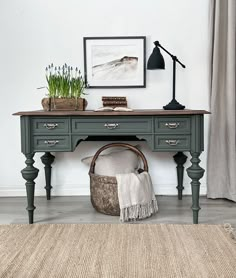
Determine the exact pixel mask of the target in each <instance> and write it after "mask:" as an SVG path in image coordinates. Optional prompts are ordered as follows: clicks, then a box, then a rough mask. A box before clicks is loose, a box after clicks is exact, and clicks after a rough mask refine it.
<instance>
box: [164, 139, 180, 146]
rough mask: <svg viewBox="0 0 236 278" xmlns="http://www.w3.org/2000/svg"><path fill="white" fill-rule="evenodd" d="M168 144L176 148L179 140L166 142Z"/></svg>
mask: <svg viewBox="0 0 236 278" xmlns="http://www.w3.org/2000/svg"><path fill="white" fill-rule="evenodd" d="M166 144H168V145H170V146H176V145H178V144H179V140H166Z"/></svg>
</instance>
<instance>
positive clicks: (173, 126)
mask: <svg viewBox="0 0 236 278" xmlns="http://www.w3.org/2000/svg"><path fill="white" fill-rule="evenodd" d="M165 126H167V127H168V128H177V127H178V126H179V123H166V124H165Z"/></svg>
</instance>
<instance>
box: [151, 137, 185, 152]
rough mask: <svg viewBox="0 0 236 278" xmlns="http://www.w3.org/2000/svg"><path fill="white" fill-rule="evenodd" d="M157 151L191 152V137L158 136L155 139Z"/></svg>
mask: <svg viewBox="0 0 236 278" xmlns="http://www.w3.org/2000/svg"><path fill="white" fill-rule="evenodd" d="M154 149H156V150H170V151H171V150H183V151H184V150H185V151H187V150H190V135H157V136H155V139H154Z"/></svg>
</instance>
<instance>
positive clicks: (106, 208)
mask: <svg viewBox="0 0 236 278" xmlns="http://www.w3.org/2000/svg"><path fill="white" fill-rule="evenodd" d="M111 147H124V148H126V149H130V150H131V151H133V152H134V153H136V154H137V155H138V156H140V157H141V159H142V161H143V170H142V169H139V171H141V172H142V171H146V172H148V165H147V160H146V158H145V156H144V154H143V153H142V152H141V151H140V150H139V149H137V148H136V147H134V146H132V145H130V144H126V143H111V144H107V145H105V146H103V147H101V148H100V149H99V150H98V151H97V152H96V153H95V155H94V157H93V160H92V162H91V166H90V170H89V176H90V196H91V203H92V205H93V207H94V208H95V209H96V210H97V211H98V212H101V213H104V214H108V215H116V216H118V215H120V206H119V200H118V190H117V180H116V177H111V176H101V175H96V174H94V169H95V164H96V160H97V158H98V156H99V154H100V153H101V152H102V151H104V150H105V149H108V148H111Z"/></svg>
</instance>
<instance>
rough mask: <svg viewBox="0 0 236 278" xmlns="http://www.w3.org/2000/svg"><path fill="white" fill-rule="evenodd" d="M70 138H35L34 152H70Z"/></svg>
mask: <svg viewBox="0 0 236 278" xmlns="http://www.w3.org/2000/svg"><path fill="white" fill-rule="evenodd" d="M70 141H71V140H70V137H69V136H57V135H55V136H34V137H33V145H34V147H33V149H34V151H47V152H49V151H52V152H54V151H70V150H71V143H70Z"/></svg>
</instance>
